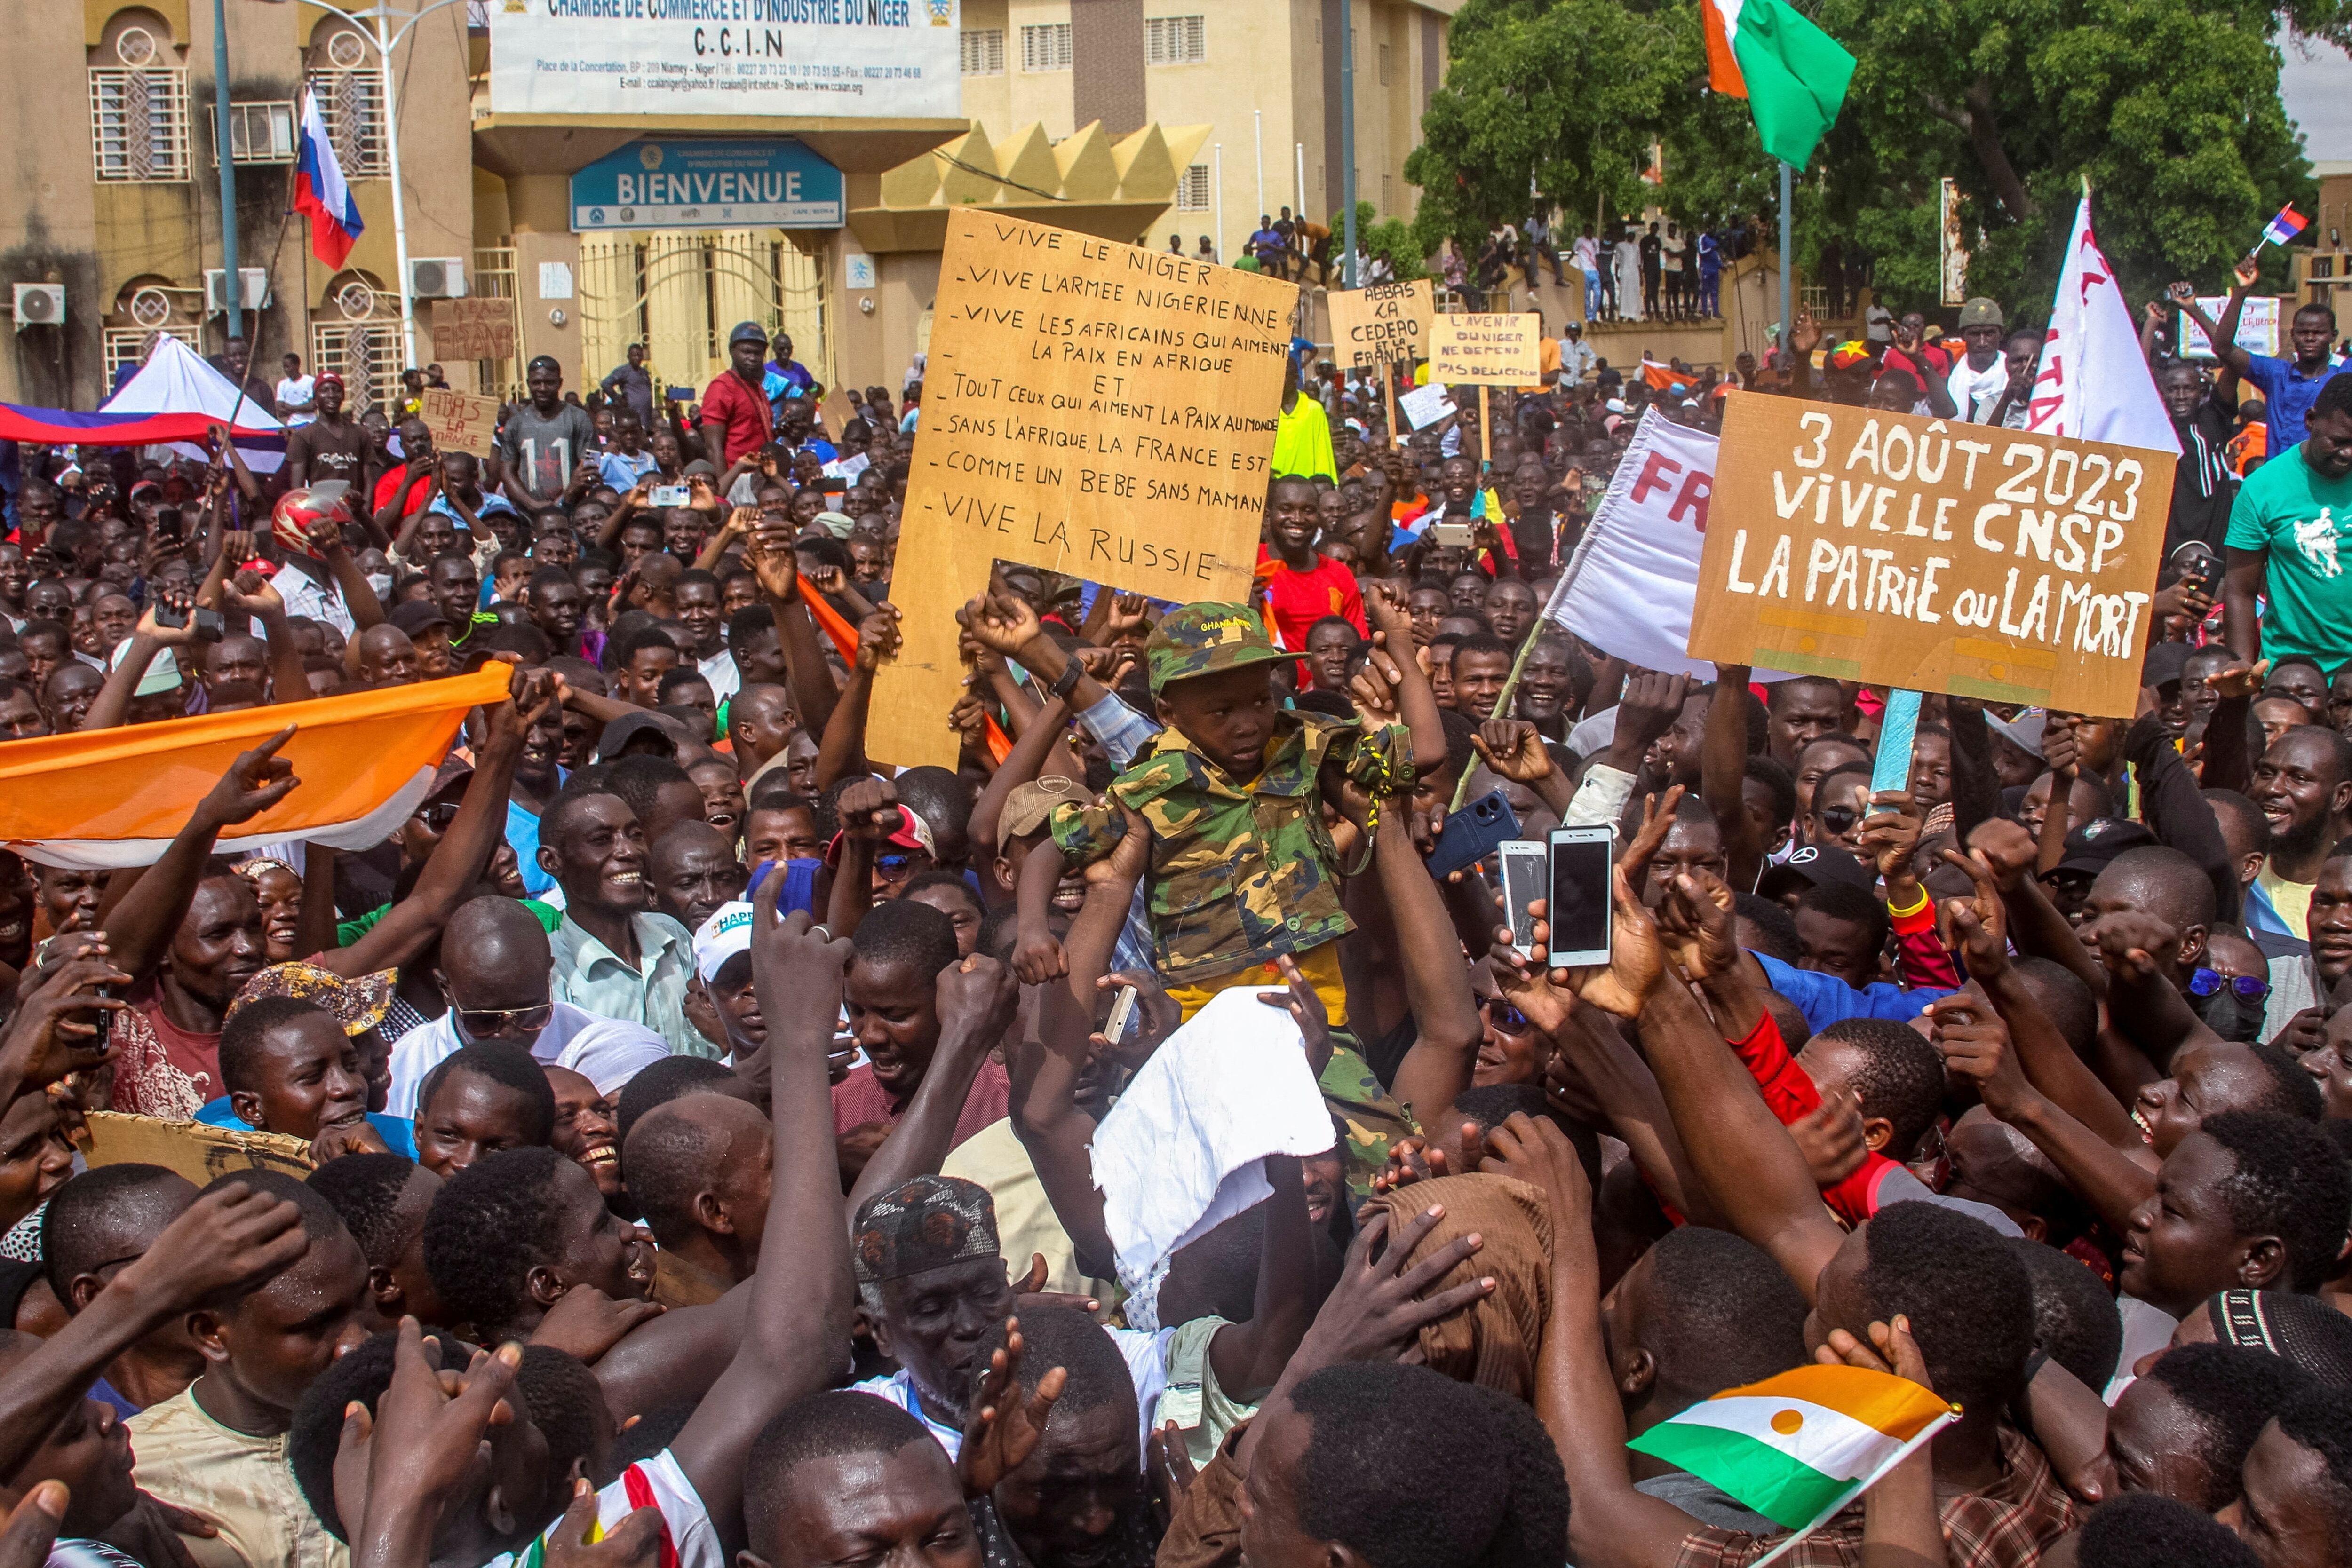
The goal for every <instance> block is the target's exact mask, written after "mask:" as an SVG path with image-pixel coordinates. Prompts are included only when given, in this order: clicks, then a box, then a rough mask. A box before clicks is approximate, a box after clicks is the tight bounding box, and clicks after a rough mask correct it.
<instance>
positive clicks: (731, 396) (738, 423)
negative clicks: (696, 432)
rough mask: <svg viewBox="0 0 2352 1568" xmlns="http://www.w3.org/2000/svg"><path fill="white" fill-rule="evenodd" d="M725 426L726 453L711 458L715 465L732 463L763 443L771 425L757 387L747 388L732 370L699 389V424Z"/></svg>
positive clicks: (724, 465) (767, 436)
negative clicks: (700, 401)
mask: <svg viewBox="0 0 2352 1568" xmlns="http://www.w3.org/2000/svg"><path fill="white" fill-rule="evenodd" d="M714 421H715V422H717V423H721V424H724V425H725V426H726V427H727V430H726V435H725V446H726V455H724V456H720V457H717V458H714V459H712V461H714V462H716V463H717V464H718V465H719V467H721V468H726V467H730V466H732V465H733V464H734V462H735V459H737V458H738V457H740V456H742V455H743V454H745V453H746V452H750V451H751V450H752V449H753V448H755V447H759V446H762V445H765V444H767V441H768V439H769V436H770V434H771V433H772V430H773V429H774V426H773V425H772V423H770V421H769V413H768V400H767V397H766V395H765V394H764V393H762V392H760V391H759V390H758V389H757V388H754V387H747V386H745V385H744V384H743V378H742V377H741V376H739V375H737V374H736V373H735V372H734V371H728V372H726V373H725V374H724V375H722V376H720V377H719V378H718V379H717V380H716V381H714V382H711V383H710V384H709V386H708V387H706V388H704V389H703V393H702V423H705V424H709V423H713V422H714Z"/></svg>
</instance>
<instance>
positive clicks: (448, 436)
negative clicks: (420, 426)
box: [418, 387, 499, 457]
mask: <svg viewBox="0 0 2352 1568" xmlns="http://www.w3.org/2000/svg"><path fill="white" fill-rule="evenodd" d="M418 417H420V418H421V419H423V420H424V421H425V429H427V430H429V431H431V432H432V433H433V450H435V451H436V452H470V453H472V454H473V455H475V456H477V457H488V455H490V445H491V443H493V442H494V441H496V440H497V439H498V434H499V400H498V399H496V398H494V397H476V396H474V395H473V394H472V393H470V392H451V391H450V390H449V389H448V388H446V387H427V388H425V395H424V397H423V399H422V400H421V402H420V405H419V408H418Z"/></svg>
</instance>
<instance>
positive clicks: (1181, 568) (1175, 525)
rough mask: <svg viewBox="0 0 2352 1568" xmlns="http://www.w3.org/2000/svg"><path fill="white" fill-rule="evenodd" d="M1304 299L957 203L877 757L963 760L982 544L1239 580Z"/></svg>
mask: <svg viewBox="0 0 2352 1568" xmlns="http://www.w3.org/2000/svg"><path fill="white" fill-rule="evenodd" d="M1297 295H1298V290H1297V287H1296V286H1295V285H1293V284H1289V283H1286V282H1283V281H1281V280H1279V279H1276V278H1271V277H1260V276H1258V275H1256V274H1254V273H1247V272H1243V271H1239V270H1237V269H1235V268H1233V267H1213V266H1209V265H1207V264H1205V263H1202V262H1198V261H1194V260H1192V259H1190V258H1187V257H1184V256H1173V255H1171V254H1169V253H1167V252H1165V251H1154V250H1149V249H1145V248H1143V247H1141V246H1129V245H1118V244H1116V243H1114V242H1112V241H1109V240H1101V239H1096V238H1094V237H1092V236H1091V235H1081V234H1074V233H1072V232H1070V231H1069V230H1066V229H1056V228H1049V227H1047V226H1046V225H1043V224H1033V223H1025V222H1024V221H1022V220H1021V219H1019V218H1009V217H1000V216H996V215H994V214H988V213H981V212H973V211H969V210H966V211H960V212H957V213H954V214H951V215H950V217H949V219H948V229H947V243H946V246H945V249H944V252H943V254H942V256H941V264H940V289H939V294H938V297H937V300H936V302H935V304H934V306H933V308H932V323H933V324H932V329H931V343H930V359H929V369H928V372H927V374H926V375H925V377H924V380H923V418H922V423H921V424H920V425H919V426H918V427H917V430H916V434H915V451H914V458H913V464H912V474H911V476H910V478H909V481H908V489H907V502H906V508H905V520H904V522H903V524H902V526H901V528H900V534H899V540H898V551H899V555H898V559H899V560H900V562H901V563H902V564H901V566H900V569H899V571H898V576H897V578H896V580H894V581H893V583H892V594H891V598H892V600H893V601H894V602H895V603H896V605H897V607H898V610H899V611H900V612H901V620H900V622H899V625H900V629H901V631H902V632H903V634H904V638H905V641H904V643H903V644H902V646H901V648H900V650H899V653H898V657H897V658H896V659H895V660H894V661H892V662H891V663H889V664H885V665H884V666H883V667H882V669H881V670H880V671H879V672H878V675H877V680H876V682H875V693H874V706H873V720H872V723H871V725H870V727H869V729H868V734H867V749H868V751H869V753H870V755H872V756H873V757H874V758H876V759H877V760H878V761H885V762H895V763H899V764H907V765H912V764H919V763H937V764H940V765H942V766H946V767H953V766H954V765H955V760H956V752H957V740H956V736H955V734H954V732H953V731H952V730H950V728H949V727H948V710H949V709H950V707H952V706H954V704H955V700H956V698H957V696H958V695H961V692H962V690H963V669H962V666H961V664H960V663H959V662H958V658H957V627H956V623H955V622H954V620H953V618H952V617H953V612H955V611H956V610H957V609H959V608H961V605H962V604H963V603H964V601H966V600H968V599H970V598H971V596H972V595H973V594H974V593H977V592H979V591H981V590H982V588H984V587H985V586H987V583H988V574H989V566H990V563H991V562H992V561H995V560H1009V561H1019V562H1022V563H1024V564H1026V565H1029V566H1036V567H1043V568H1045V569H1046V570H1052V571H1060V572H1067V573H1070V574H1072V575H1075V576H1078V577H1084V578H1088V579H1091V580H1094V581H1097V582H1101V583H1107V584H1108V585H1109V586H1111V587H1113V588H1118V589H1123V590H1129V591H1137V592H1142V593H1149V594H1151V595H1153V596H1155V597H1157V598H1161V599H1172V600H1177V601H1188V600H1201V599H1218V600H1234V601H1239V600H1243V599H1246V598H1247V597H1248V594H1249V589H1250V579H1251V571H1252V568H1253V566H1254V565H1255V561H1256V559H1257V541H1258V530H1259V523H1260V517H1261V514H1262V513H1263V512H1264V510H1265V486H1266V478H1267V473H1268V468H1269V465H1270V464H1271V462H1272V460H1273V456H1274V437H1275V427H1276V423H1277V422H1278V420H1279V418H1280V412H1281V399H1282V361H1283V355H1284V353H1285V352H1286V350H1288V347H1289V342H1290V311H1291V308H1292V307H1293V305H1294V304H1295V303H1296V302H1297ZM905 563H912V564H911V565H909V564H905Z"/></svg>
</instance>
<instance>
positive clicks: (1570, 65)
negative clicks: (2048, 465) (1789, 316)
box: [1406, 0, 2352, 314]
mask: <svg viewBox="0 0 2352 1568" xmlns="http://www.w3.org/2000/svg"><path fill="white" fill-rule="evenodd" d="M1800 3H1801V4H1802V5H1803V8H1804V9H1806V10H1807V11H1808V12H1809V13H1810V14H1811V15H1812V16H1813V17H1814V20H1816V21H1817V22H1819V23H1820V24H1821V26H1822V27H1823V28H1824V29H1826V30H1827V31H1828V32H1829V34H1830V35H1831V36H1832V37H1835V38H1836V39H1838V40H1839V42H1841V43H1843V45H1844V46H1845V47H1847V48H1848V49H1850V50H1852V51H1853V54H1854V56H1855V58H1856V61H1857V66H1856V69H1855V72H1854V78H1853V86H1852V87H1851V89H1849V90H1848V92H1847V96H1846V101H1845V107H1844V109H1843V111H1842V112H1841V113H1840V115H1839V117H1838V122H1837V124H1836V126H1835V127H1834V128H1833V129H1832V131H1831V132H1830V134H1829V136H1828V137H1827V138H1826V139H1825V140H1824V141H1823V142H1822V146H1821V148H1820V150H1819V151H1818V152H1816V153H1815V154H1814V157H1813V161H1812V164H1811V167H1810V168H1809V169H1807V170H1806V171H1805V172H1803V173H1802V174H1801V176H1800V187H1799V193H1798V197H1797V203H1796V213H1795V214H1794V221H1795V225H1796V239H1797V243H1796V251H1797V256H1798V259H1799V261H1800V264H1801V265H1811V264H1812V263H1814V262H1815V261H1816V260H1817V259H1818V258H1819V256H1821V254H1822V250H1823V249H1824V248H1825V247H1826V246H1828V244H1829V243H1830V242H1831V241H1832V239H1834V240H1835V241H1836V242H1837V243H1838V245H1839V246H1840V249H1841V250H1842V251H1843V253H1844V254H1845V255H1846V256H1849V257H1850V256H1853V255H1854V254H1855V253H1856V252H1860V253H1864V254H1867V255H1868V256H1870V257H1871V258H1872V260H1873V264H1874V284H1875V287H1876V289H1877V292H1878V293H1879V294H1880V295H1881V296H1882V297H1884V298H1887V299H1888V300H1889V302H1890V303H1893V304H1895V305H1897V306H1898V307H1909V306H1929V307H1932V306H1933V305H1934V304H1935V302H1936V299H1937V282H1938V270H1939V269H1938V249H1939V246H1938V235H1937V183H1938V181H1939V180H1940V179H1941V178H1942V177H1945V176H1949V177H1951V178H1952V179H1953V180H1954V181H1955V182H1956V183H1957V185H1958V190H1959V192H1960V193H1961V196H1962V199H1963V202H1964V208H1963V212H1964V222H1965V225H1966V228H1967V230H1968V234H1969V246H1970V252H1971V255H1970V266H1969V291H1970V292H1971V293H1989V294H1991V295H1993V296H1995V297H1996V298H2000V299H2002V300H2004V301H2006V302H2007V303H2008V304H2009V305H2010V306H2011V309H2012V311H2013V312H2018V313H2027V314H2030V313H2031V312H2032V304H2031V302H2032V301H2037V300H2040V299H2046V298H2048V296H2049V292H2050V290H2051V288H2052V287H2053V284H2054V282H2055V277H2056V272H2057V266H2058V260H2059V253H2060V252H2061V251H2062V250H2063V248H2064V246H2065V241H2066V235H2067V231H2068V228H2069V225H2071V223H2072V221H2073V217H2074V196H2075V193H2076V192H2077V191H2079V189H2080V188H2081V182H2082V180H2083V179H2084V178H2085V177H2087V178H2088V179H2089V181H2090V183H2091V185H2092V188H2093V192H2094V212H2095V216H2096V219H2097V223H2098V229H2099V238H2100V241H2101V243H2102V244H2103V245H2104V246H2105V249H2106V252H2107V255H2108V256H2109V257H2110V259H2111V260H2113V262H2114V263H2115V265H2116V268H2117V270H2118V272H2119V274H2120V275H2121V277H2122V278H2123V281H2124V283H2125V286H2126V289H2127V290H2128V291H2129V292H2130V293H2131V294H2132V295H2133V296H2134V297H2135V298H2147V297H2150V296H2152V295H2153V294H2154V292H2156V291H2157V290H2158V289H2160V288H2161V287H2163V286H2164V285H2165V284H2167V283H2169V282H2170V281H2172V280H2173V279H2174V278H2177V277H2187V278H2189V279H2191V280H2194V281H2196V282H2198V283H2199V284H2200V287H2208V288H2214V287H2219V286H2220V285H2221V280H2222V278H2223V277H2224V275H2225V274H2226V271H2227V269H2228V267H2229V265H2230V263H2231V260H2232V259H2233V258H2234V257H2236V256H2239V255H2242V253H2243V252H2244V251H2245V249H2246V248H2247V247H2248V246H2250V245H2251V244H2252V241H2253V239H2254V237H2255V236H2256V235H2258V234H2259V233H2260V232H2261V229H2262V225H2263V222H2264V221H2265V220H2266V219H2267V218H2268V217H2269V216H2270V215H2271V214H2273V213H2274V212H2276V211H2277V210H2278V209H2279V207H2280V206H2281V205H2283V204H2285V203H2286V202H2288V201H2290V200H2293V201H2296V202H2298V203H2302V204H2308V203H2309V202H2311V201H2312V200H2313V199H2314V196H2315V187H2314V184H2313V182H2312V179H2311V171H2310V165H2309V162H2307V160H2306V157H2305V151H2304V148H2303V145H2302V141H2301V138H2300V136H2299V135H2298V134H2297V133H2296V132H2295V131H2294V127H2293V125H2292V124H2290V123H2289V121H2288V120H2287V119H2286V116H2285V112H2284V110H2283V109H2282V107H2281V106H2280V103H2279V99H2278V78H2279V67H2280V62H2281V55H2280V50H2279V47H2278V46H2277V45H2276V44H2275V43H2273V36H2274V35H2276V34H2277V33H2278V32H2279V31H2280V29H2281V28H2283V27H2284V26H2294V27H2297V28H2299V29H2301V30H2302V31H2304V32H2305V33H2307V34H2310V35H2312V36H2315V37H2324V38H2328V39H2331V40H2333V41H2337V42H2342V41H2345V40H2346V39H2347V37H2352V0H2289V3H2286V4H2275V3H2265V0H1800ZM1698 5H1699V0H1655V3H1654V4H1649V5H1643V4H1641V3H1640V0H1552V3H1550V4H1545V3H1543V0H1467V4H1466V5H1464V7H1463V9H1462V12H1461V14H1460V15H1459V16H1457V17H1456V18H1455V20H1454V30H1453V34H1452V37H1451V40H1450V43H1449V48H1450V52H1451V54H1452V57H1453V59H1452V64H1451V66H1450V68H1449V71H1448V75H1447V79H1446V83H1445V86H1444V88H1443V89H1440V91H1439V92H1438V93H1437V94H1436V95H1434V96H1433V98H1432V99H1431V102H1430V106H1429V110H1428V113H1427V115H1426V117H1425V119H1424V121H1423V132H1424V138H1425V140H1424V143H1423V146H1422V147H1421V148H1420V149H1419V150H1417V151H1416V152H1414V153H1413V155H1412V160H1411V161H1410V162H1408V163H1407V165H1406V173H1407V177H1408V178H1410V179H1412V180H1413V181H1415V182H1416V183H1419V184H1420V185H1421V186H1422V187H1423V199H1422V206H1421V210H1420V213H1419V214H1418V216H1417V218H1416V222H1415V234H1416V237H1417V238H1419V239H1421V240H1422V241H1423V243H1424V244H1426V245H1428V246H1432V247H1433V246H1434V245H1435V243H1436V241H1437V240H1438V239H1439V238H1440V237H1442V236H1444V235H1453V236H1454V237H1455V238H1456V239H1457V241H1465V242H1468V241H1475V239H1476V238H1477V237H1478V236H1480V235H1483V234H1484V233H1485V232H1486V229H1487V227H1488V226H1489V225H1491V224H1493V223H1495V222H1496V221H1501V220H1505V219H1517V218H1520V217H1523V216H1524V215H1525V212H1526V209H1527V207H1528V190H1529V188H1530V182H1532V183H1533V187H1534V189H1536V190H1538V191H1539V192H1541V193H1542V194H1543V196H1544V197H1545V198H1546V199H1548V200H1549V201H1550V202H1553V203H1556V204H1558V205H1559V207H1560V208H1561V210H1562V211H1563V213H1564V214H1566V216H1567V219H1568V223H1569V226H1570V228H1571V229H1576V228H1580V227H1582V225H1583V223H1584V221H1585V220H1586V219H1587V218H1588V217H1589V216H1590V215H1591V214H1593V213H1594V211H1595V209H1596V204H1598V205H1599V207H1600V209H1601V211H1602V212H1603V213H1604V214H1606V217H1607V219H1608V220H1609V221H1611V222H1614V221H1615V220H1617V219H1618V218H1621V217H1624V216H1630V215H1633V214H1638V213H1639V212H1640V211H1641V210H1642V209H1643V207H1644V206H1647V205H1651V204H1655V205H1657V206H1659V207H1662V208H1663V209H1664V211H1665V212H1666V213H1667V214H1669V215H1672V216H1675V217H1677V218H1680V219H1682V220H1683V221H1685V223H1691V224H1724V223H1730V222H1736V221H1739V220H1741V219H1744V218H1746V217H1747V216H1748V215H1750V214H1763V215H1764V217H1765V219H1766V221H1767V222H1768V223H1769V222H1776V221H1777V216H1778V214H1777V212H1776V211H1775V206H1776V203H1777V179H1778V171H1777V169H1776V168H1775V167H1774V166H1773V164H1772V163H1771V162H1770V161H1769V159H1768V158H1767V157H1766V156H1765V154H1764V152H1763V151H1762V149H1761V147H1760V146H1759V143H1758V141H1757V139H1756V131H1755V126H1754V122H1753V120H1751V118H1750V116H1749V113H1748V106H1747V104H1746V103H1744V102H1742V101H1739V100H1738V99H1720V98H1717V97H1716V96H1714V95H1712V94H1710V93H1708V92H1707V91H1706V61H1705V57H1704V52H1703V44H1702V39H1701V37H1700V32H1699V26H1700V24H1699V10H1698ZM1653 145H1659V146H1663V148H1664V160H1663V162H1664V174H1665V178H1664V183H1663V184H1661V185H1649V184H1644V183H1642V181H1641V180H1640V177H1639V172H1638V171H1639V170H1640V169H1641V168H1642V167H1643V164H1644V163H1645V162H1647V150H1648V149H1649V148H1650V147H1651V146H1653ZM2306 210H2307V209H2306ZM2266 259H2267V261H2268V265H2269V267H2270V269H2271V271H2272V273H2273V286H2275V285H2276V283H2277V280H2278V278H2279V277H2283V265H2282V262H2281V259H2280V257H2279V253H2278V252H2277V251H2275V250H2273V251H2270V252H2269V253H2268V255H2267V258H2266Z"/></svg>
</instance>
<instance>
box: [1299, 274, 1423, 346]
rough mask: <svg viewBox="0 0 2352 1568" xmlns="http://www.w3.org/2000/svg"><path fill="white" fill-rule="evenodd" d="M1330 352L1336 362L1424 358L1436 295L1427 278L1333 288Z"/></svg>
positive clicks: (1330, 297)
mask: <svg viewBox="0 0 2352 1568" xmlns="http://www.w3.org/2000/svg"><path fill="white" fill-rule="evenodd" d="M1325 298H1327V299H1328V300H1329V302H1330V306H1331V357H1332V359H1334V360H1335V361H1338V362H1339V363H1340V364H1342V365H1392V364H1396V363H1399V362H1401V361H1412V360H1420V359H1426V358H1428V355H1429V346H1428V345H1429V324H1430V321H1431V320H1432V319H1433V318H1434V317H1435V316H1436V314H1437V298H1436V296H1435V294H1434V293H1433V292H1432V290H1431V288H1430V285H1429V279H1427V278H1426V277H1421V278H1415V279H1414V280H1413V281H1412V282H1411V283H1375V284H1372V285H1371V286H1370V287H1365V288H1344V289H1334V290H1332V292H1331V293H1330V294H1328V295H1327V296H1325Z"/></svg>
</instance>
